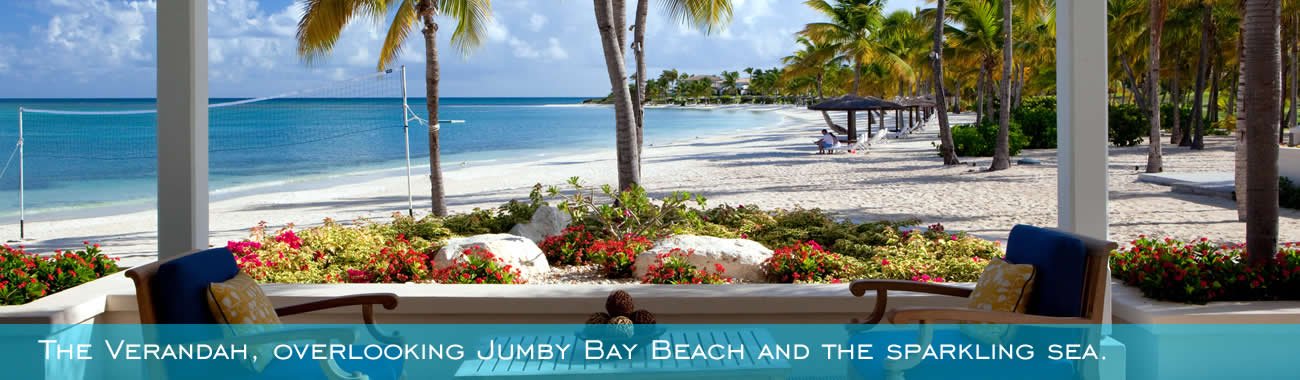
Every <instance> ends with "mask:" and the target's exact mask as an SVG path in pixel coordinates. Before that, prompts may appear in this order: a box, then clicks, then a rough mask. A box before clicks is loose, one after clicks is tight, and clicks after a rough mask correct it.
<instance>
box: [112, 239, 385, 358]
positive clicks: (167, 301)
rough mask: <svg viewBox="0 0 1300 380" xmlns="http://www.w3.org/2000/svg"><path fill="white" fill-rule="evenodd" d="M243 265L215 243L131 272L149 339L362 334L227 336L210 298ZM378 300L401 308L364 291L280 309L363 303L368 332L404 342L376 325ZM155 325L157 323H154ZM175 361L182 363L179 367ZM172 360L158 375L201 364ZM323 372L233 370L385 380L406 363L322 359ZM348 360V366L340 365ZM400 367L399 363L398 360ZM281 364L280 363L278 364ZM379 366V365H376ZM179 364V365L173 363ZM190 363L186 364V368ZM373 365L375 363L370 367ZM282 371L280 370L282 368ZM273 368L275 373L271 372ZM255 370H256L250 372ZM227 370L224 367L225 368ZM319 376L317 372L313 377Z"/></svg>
mask: <svg viewBox="0 0 1300 380" xmlns="http://www.w3.org/2000/svg"><path fill="white" fill-rule="evenodd" d="M238 273H239V267H238V265H236V263H235V258H234V255H233V254H231V252H230V251H229V250H227V249H226V248H224V247H223V248H212V249H207V250H202V251H197V252H192V253H189V254H186V255H182V256H179V257H175V258H171V259H168V260H162V261H157V262H153V263H150V264H147V265H143V266H139V267H135V268H132V269H130V270H127V271H126V276H127V277H130V278H131V280H132V281H134V282H135V290H136V302H137V304H138V305H139V309H140V323H141V324H142V325H146V328H145V330H144V333H145V334H146V338H148V339H149V340H150V341H153V342H159V343H164V344H167V343H195V342H219V343H220V344H245V345H248V346H249V347H253V346H256V345H261V344H275V343H286V342H290V341H304V340H307V341H314V342H317V343H339V344H352V343H354V342H355V341H357V340H358V338H359V336H358V334H357V332H356V331H355V330H354V329H351V328H346V327H323V328H311V329H302V328H293V329H288V328H286V329H268V332H265V333H261V334H255V335H241V336H238V337H226V336H223V334H222V333H221V329H220V328H210V329H209V328H204V327H202V326H216V323H217V321H216V319H215V318H214V317H213V316H212V313H211V312H210V311H209V307H208V303H207V288H208V285H209V284H211V283H214V282H222V281H226V280H229V279H230V278H233V277H235V275H237V274H238ZM375 305H380V306H383V307H384V308H385V309H388V310H392V309H395V308H396V307H397V296H396V295H394V294H389V293H376V294H358V295H349V296H340V297H335V298H330V299H325V300H320V301H315V302H308V303H305V304H298V305H292V306H286V307H280V308H276V309H275V312H276V314H277V315H279V316H281V317H284V316H289V315H295V314H302V313H307V312H312V311H318V310H325V309H332V308H337V307H345V306H361V319H362V321H363V322H364V323H365V327H366V329H367V331H368V332H369V333H370V335H371V336H373V337H374V339H376V340H378V341H380V342H383V343H395V344H400V343H401V339H400V338H398V337H396V336H389V335H385V334H383V333H380V332H379V330H378V329H377V328H375V325H374V323H375V316H374V307H375ZM150 326H152V328H150ZM172 364H177V365H175V366H173V365H172ZM185 364H187V363H168V365H167V366H165V367H166V368H158V367H154V368H151V370H153V371H154V373H153V374H154V377H156V378H157V377H160V375H161V374H165V375H167V376H166V377H170V378H185V377H186V376H185V374H186V373H192V372H187V371H192V370H194V368H193V367H194V366H195V363H188V364H189V366H188V367H186V365H185ZM200 364H203V365H204V370H210V369H212V368H211V365H212V362H208V363H200ZM318 364H319V368H320V371H316V372H317V373H305V372H304V369H306V370H308V371H312V370H315V369H316V367H315V366H314V365H307V366H304V365H302V363H284V362H278V361H277V362H274V363H272V364H271V366H270V367H268V368H267V369H266V370H264V371H262V372H261V373H239V372H238V371H234V372H232V373H233V375H232V377H240V376H239V375H249V376H251V377H258V378H265V377H266V376H271V377H277V376H286V375H292V376H293V377H297V378H322V377H321V376H322V374H323V378H326V379H363V378H367V377H368V378H370V379H376V380H378V379H385V378H400V377H402V374H401V363H400V362H398V363H384V362H360V361H357V362H350V363H349V362H344V363H336V362H335V361H333V360H327V361H321V362H319V363H318ZM340 364H342V366H340ZM394 364H395V365H396V367H393V365H394ZM276 366H279V367H280V368H273V367H276ZM374 366H378V368H375V367H374ZM172 367H178V368H172ZM180 367H184V368H180ZM367 367H369V368H367ZM217 370H229V368H223V369H217ZM277 370H278V371H277ZM268 371H269V372H270V373H268ZM250 372H251V371H250ZM223 373H224V372H223ZM311 375H314V376H311Z"/></svg>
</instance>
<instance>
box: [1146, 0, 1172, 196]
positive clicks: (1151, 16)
mask: <svg viewBox="0 0 1300 380" xmlns="http://www.w3.org/2000/svg"><path fill="white" fill-rule="evenodd" d="M1149 2H1150V4H1149V11H1148V12H1149V13H1148V16H1147V29H1148V30H1149V31H1150V32H1149V33H1148V34H1149V36H1150V41H1151V46H1150V47H1149V48H1148V49H1147V54H1150V58H1148V62H1147V69H1148V70H1150V74H1147V75H1148V78H1147V84H1148V85H1149V86H1151V87H1150V88H1149V89H1147V96H1148V97H1150V98H1149V100H1148V102H1149V103H1148V104H1149V105H1150V106H1151V110H1150V112H1151V117H1150V118H1149V119H1150V120H1149V121H1150V122H1151V133H1150V136H1149V138H1148V141H1147V142H1148V143H1149V147H1148V149H1147V173H1159V172H1161V171H1162V170H1164V162H1163V157H1162V154H1161V152H1160V37H1161V35H1162V34H1163V33H1164V24H1165V13H1166V12H1167V11H1168V10H1167V9H1166V7H1165V0H1149Z"/></svg>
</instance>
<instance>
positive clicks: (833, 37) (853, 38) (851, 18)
mask: <svg viewBox="0 0 1300 380" xmlns="http://www.w3.org/2000/svg"><path fill="white" fill-rule="evenodd" d="M882 3H883V0H835V3H834V4H832V3H828V2H827V1H826V0H807V1H806V2H805V4H807V5H808V6H809V7H811V8H812V9H813V10H816V11H817V12H820V13H821V14H823V15H825V16H826V17H827V18H830V21H828V22H815V23H811V24H808V25H806V26H805V27H804V29H803V31H800V32H799V34H800V35H802V36H805V37H808V39H810V40H812V41H814V42H817V43H824V44H832V45H835V46H838V50H839V51H840V54H841V55H842V56H843V59H844V60H845V61H848V62H850V63H851V65H850V66H851V67H852V68H853V95H861V82H862V68H863V67H862V66H863V63H864V62H866V61H868V60H870V59H871V57H872V56H873V53H874V49H873V46H872V43H871V35H872V33H874V32H875V31H876V30H877V29H878V28H879V25H880V21H881V11H882V9H883V4H882Z"/></svg>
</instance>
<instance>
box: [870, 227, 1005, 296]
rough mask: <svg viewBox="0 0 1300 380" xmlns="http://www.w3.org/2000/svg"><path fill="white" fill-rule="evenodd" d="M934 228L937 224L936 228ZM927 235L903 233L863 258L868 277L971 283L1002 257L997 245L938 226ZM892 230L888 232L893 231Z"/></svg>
mask: <svg viewBox="0 0 1300 380" xmlns="http://www.w3.org/2000/svg"><path fill="white" fill-rule="evenodd" d="M936 226H937V225H936ZM936 226H931V228H930V230H929V231H926V232H904V233H900V234H897V235H896V238H895V239H896V240H893V241H891V244H889V245H886V246H883V247H880V249H879V250H878V251H877V252H876V255H875V256H874V257H872V258H870V259H863V264H864V265H865V269H864V270H863V272H864V274H865V276H866V277H867V278H881V279H894V280H912V281H922V282H972V281H975V280H978V279H979V276H980V274H981V273H983V272H984V267H985V266H986V265H988V260H989V259H992V258H994V257H999V256H1001V255H1002V249H1001V247H1000V246H999V245H998V243H997V242H992V241H987V240H983V239H979V238H975V237H971V236H966V235H964V234H960V233H958V234H948V233H944V232H939V231H942V228H941V226H938V227H940V228H939V229H937V231H936V228H935V227H936ZM892 231H893V230H891V232H892Z"/></svg>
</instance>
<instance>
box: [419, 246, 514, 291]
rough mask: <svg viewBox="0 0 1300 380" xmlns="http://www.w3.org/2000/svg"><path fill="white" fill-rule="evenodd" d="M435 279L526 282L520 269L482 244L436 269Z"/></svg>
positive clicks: (462, 281) (479, 282)
mask: <svg viewBox="0 0 1300 380" xmlns="http://www.w3.org/2000/svg"><path fill="white" fill-rule="evenodd" d="M433 280H434V281H436V282H438V283H440V284H522V283H524V279H523V276H522V275H520V273H519V270H518V269H514V268H513V267H511V266H510V265H508V264H505V263H503V262H502V261H501V259H499V258H497V257H496V255H493V254H492V252H490V251H488V250H487V249H486V248H483V247H481V246H473V247H470V248H468V249H466V250H465V251H464V252H462V254H461V256H460V257H459V258H457V259H456V260H454V261H452V263H451V265H448V266H447V267H446V268H442V269H439V270H437V271H434V274H433Z"/></svg>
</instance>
